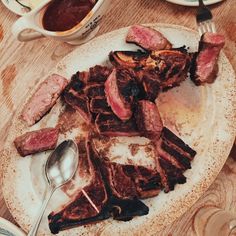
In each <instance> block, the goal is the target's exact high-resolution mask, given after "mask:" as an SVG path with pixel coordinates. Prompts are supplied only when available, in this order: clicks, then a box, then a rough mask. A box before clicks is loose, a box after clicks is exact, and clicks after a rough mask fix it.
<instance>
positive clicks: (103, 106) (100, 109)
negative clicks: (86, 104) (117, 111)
mask: <svg viewBox="0 0 236 236" xmlns="http://www.w3.org/2000/svg"><path fill="white" fill-rule="evenodd" d="M90 111H91V112H93V113H103V114H111V113H112V110H111V108H110V107H109V106H108V104H107V99H106V98H105V97H100V96H98V97H94V98H92V99H91V101H90Z"/></svg>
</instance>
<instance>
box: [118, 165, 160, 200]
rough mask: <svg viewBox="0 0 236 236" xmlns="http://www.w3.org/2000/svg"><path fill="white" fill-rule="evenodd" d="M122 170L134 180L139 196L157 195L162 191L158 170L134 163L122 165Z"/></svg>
mask: <svg viewBox="0 0 236 236" xmlns="http://www.w3.org/2000/svg"><path fill="white" fill-rule="evenodd" d="M122 170H123V172H124V173H125V175H127V176H129V177H130V178H131V179H132V180H133V181H134V183H135V187H136V192H137V197H138V198H148V197H153V196H157V195H158V194H159V192H160V191H161V189H162V184H161V178H160V174H159V173H158V172H157V171H156V170H152V169H148V168H146V167H144V166H134V165H122Z"/></svg>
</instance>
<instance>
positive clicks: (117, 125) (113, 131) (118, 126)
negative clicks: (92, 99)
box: [95, 114, 139, 137]
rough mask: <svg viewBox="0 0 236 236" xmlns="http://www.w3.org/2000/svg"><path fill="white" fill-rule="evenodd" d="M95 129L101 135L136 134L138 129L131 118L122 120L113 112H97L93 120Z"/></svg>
mask: <svg viewBox="0 0 236 236" xmlns="http://www.w3.org/2000/svg"><path fill="white" fill-rule="evenodd" d="M95 126H96V128H97V131H98V133H99V134H101V135H105V136H110V137H116V136H138V135H139V131H138V129H137V126H136V123H135V121H134V119H133V118H131V119H129V120H128V121H125V122H122V121H121V120H120V119H119V118H117V117H116V116H115V115H114V114H99V115H98V116H97V118H96V120H95Z"/></svg>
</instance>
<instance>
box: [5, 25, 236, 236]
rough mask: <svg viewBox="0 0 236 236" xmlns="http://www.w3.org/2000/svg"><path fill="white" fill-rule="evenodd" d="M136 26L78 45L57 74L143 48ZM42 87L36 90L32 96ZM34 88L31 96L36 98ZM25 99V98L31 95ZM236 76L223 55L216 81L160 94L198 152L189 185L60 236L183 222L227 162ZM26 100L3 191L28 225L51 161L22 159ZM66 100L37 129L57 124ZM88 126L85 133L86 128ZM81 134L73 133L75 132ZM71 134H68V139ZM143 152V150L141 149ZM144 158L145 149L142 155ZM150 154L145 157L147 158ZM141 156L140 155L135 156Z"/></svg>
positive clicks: (8, 152) (123, 143) (184, 32)
mask: <svg viewBox="0 0 236 236" xmlns="http://www.w3.org/2000/svg"><path fill="white" fill-rule="evenodd" d="M150 26H151V27H154V28H156V29H158V30H160V31H161V32H162V33H163V34H164V35H165V36H166V37H167V38H168V39H169V40H170V41H171V42H172V43H173V44H174V46H175V47H179V46H182V45H186V46H188V47H190V50H192V51H196V50H197V48H198V40H199V36H198V33H197V32H195V31H193V30H190V29H188V28H185V27H181V26H176V25H169V24H153V25H150ZM127 30H128V28H123V29H119V30H117V31H113V32H110V33H108V34H105V35H102V36H100V37H98V38H96V39H94V40H92V41H90V42H89V43H87V44H84V45H82V46H80V47H79V48H77V49H76V50H75V51H73V52H72V53H70V54H69V55H68V56H67V57H65V58H64V59H63V60H62V61H61V62H60V63H59V64H58V66H57V67H56V68H54V69H53V70H52V71H51V73H52V72H56V73H59V74H61V75H63V76H66V77H67V78H70V77H71V75H72V74H73V73H75V72H76V71H77V70H87V69H88V68H89V67H91V66H94V65H96V64H106V63H107V61H108V54H109V52H110V51H111V50H133V49H136V48H137V47H136V46H134V45H131V44H126V43H125V36H126V34H127ZM45 76H46V75H45ZM33 92H34V91H31V94H32V93H33ZM31 94H30V93H29V94H28V95H27V98H29V97H30V96H31ZM27 98H25V102H26V101H27ZM235 98H236V97H235V74H234V71H233V69H232V66H231V65H230V63H229V61H228V60H227V58H226V57H225V55H224V54H223V53H222V54H221V55H220V58H219V75H218V78H217V79H216V81H215V83H214V84H212V85H206V86H198V87H197V86H195V85H194V84H193V83H192V82H191V81H190V80H186V81H185V82H183V83H182V84H181V86H179V87H177V88H175V89H172V90H169V91H168V92H166V93H163V94H161V96H159V97H158V107H159V110H160V113H161V116H162V118H163V120H164V123H165V125H166V126H167V127H169V128H170V129H172V130H173V131H174V132H176V133H177V134H178V135H179V136H180V137H181V138H182V139H183V140H184V141H185V142H186V143H188V144H189V145H190V146H191V147H193V148H194V149H195V150H196V151H197V155H196V157H195V159H194V161H193V162H192V169H190V170H188V171H186V172H185V175H186V176H187V183H186V184H184V185H177V186H176V188H175V191H172V192H170V193H168V194H165V193H164V192H161V193H160V195H159V196H157V197H153V198H150V199H146V200H145V201H144V202H145V204H147V205H148V206H149V209H150V211H149V214H148V215H146V216H142V217H136V218H134V219H133V220H131V221H128V222H119V221H115V220H112V219H109V220H106V221H102V222H100V223H97V224H92V225H89V226H86V227H84V226H81V227H77V228H73V229H70V230H66V231H63V232H61V233H60V234H59V235H70V236H73V235H100V233H102V235H111V232H112V235H114V236H115V235H134V234H135V235H147V234H148V235H151V234H155V233H156V232H158V231H160V230H162V229H163V228H164V227H165V226H167V225H168V224H170V223H172V222H173V221H174V220H176V219H177V218H178V217H179V216H181V214H183V213H184V212H185V211H186V210H188V208H189V207H191V206H192V205H193V204H194V202H196V201H197V199H198V198H199V197H200V196H201V195H202V194H203V193H204V191H206V190H207V188H208V187H209V186H210V184H211V183H212V182H213V180H214V179H215V178H216V176H217V175H218V173H219V172H220V170H221V168H222V167H223V165H224V163H225V161H226V159H227V157H228V154H229V152H230V149H231V147H232V145H233V142H234V137H235V124H236V121H235V117H234V114H235V110H234V107H233V106H234V104H235ZM22 106H23V104H22V105H21V106H19V109H18V111H17V113H16V114H17V115H16V116H15V118H14V120H13V121H12V127H11V129H10V131H9V134H8V139H7V143H6V148H5V150H4V152H3V153H2V154H1V160H3V162H4V171H3V195H4V198H5V200H6V203H7V206H8V208H9V210H10V211H11V213H12V215H13V216H14V217H15V219H16V221H17V222H18V223H19V225H20V226H21V227H22V228H23V229H24V230H25V231H28V230H29V227H30V225H31V224H32V221H33V219H34V218H35V216H36V214H37V212H38V210H39V208H40V204H41V199H42V196H43V194H44V191H45V180H44V178H43V174H42V173H43V165H44V163H45V160H46V157H47V155H48V152H47V153H41V154H37V155H34V156H29V157H25V158H22V157H20V156H19V155H18V154H17V152H16V150H15V148H14V145H13V140H14V139H15V137H16V136H18V135H20V134H22V133H24V132H26V131H27V130H29V129H28V128H27V127H26V125H25V123H23V122H22V121H21V120H20V119H19V115H20V112H21V110H22ZM60 109H61V104H60V103H57V104H56V106H55V107H54V108H53V109H52V110H51V112H50V113H49V114H48V115H47V116H45V117H44V118H43V119H42V120H41V121H40V122H39V123H38V124H36V125H35V126H34V127H32V128H31V129H38V128H41V127H46V126H48V127H49V126H54V125H55V123H56V121H57V117H58V113H59V111H60ZM82 130H83V129H82V127H80V131H77V133H78V132H79V133H80V132H82ZM73 135H74V133H72V134H70V135H68V136H67V137H69V136H73ZM64 138H65V137H64V136H62V135H61V136H60V140H63V139H64ZM116 141H119V143H118V146H119V147H120V148H116V152H117V153H116V155H117V156H125V155H126V156H127V155H128V156H129V155H130V154H129V153H130V152H129V150H127V143H129V142H133V143H143V142H145V139H144V138H140V137H137V138H127V137H125V138H120V139H116ZM139 156H140V155H139ZM141 156H142V155H141ZM142 157H143V159H145V158H144V156H142ZM132 158H134V157H132ZM146 159H147V158H146ZM65 199H67V198H66V196H65V194H63V192H62V191H61V190H59V191H57V192H56V193H55V194H54V196H53V199H52V201H51V202H50V204H49V207H48V209H47V212H46V214H45V217H44V218H43V222H42V225H41V227H40V235H49V230H48V224H47V218H46V215H47V214H48V213H49V212H50V211H52V210H55V208H56V207H57V206H58V204H59V202H62V201H65Z"/></svg>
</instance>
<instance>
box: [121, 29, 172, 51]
mask: <svg viewBox="0 0 236 236" xmlns="http://www.w3.org/2000/svg"><path fill="white" fill-rule="evenodd" d="M126 42H128V43H135V44H137V45H138V46H140V47H142V48H144V49H146V50H149V51H153V50H161V49H166V48H171V46H172V45H171V43H170V42H169V41H168V40H167V39H166V38H165V37H164V36H163V35H162V34H161V33H160V32H158V31H157V30H154V29H152V28H149V27H145V26H141V25H133V26H132V27H130V28H129V31H128V34H127V37H126Z"/></svg>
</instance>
